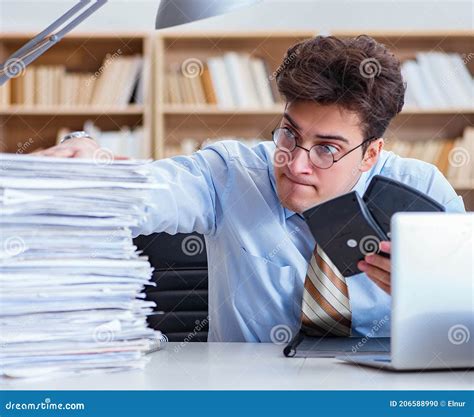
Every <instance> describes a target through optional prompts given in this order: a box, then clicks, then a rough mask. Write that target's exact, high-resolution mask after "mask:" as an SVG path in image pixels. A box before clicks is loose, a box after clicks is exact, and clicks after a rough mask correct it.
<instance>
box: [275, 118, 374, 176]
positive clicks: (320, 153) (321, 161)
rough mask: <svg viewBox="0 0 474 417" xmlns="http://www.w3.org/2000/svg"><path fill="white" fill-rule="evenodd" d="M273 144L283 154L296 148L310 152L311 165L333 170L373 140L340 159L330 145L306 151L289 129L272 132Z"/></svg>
mask: <svg viewBox="0 0 474 417" xmlns="http://www.w3.org/2000/svg"><path fill="white" fill-rule="evenodd" d="M272 138H273V142H274V143H275V146H276V147H277V148H278V149H279V150H280V151H283V152H287V153H291V152H293V151H294V150H295V149H296V148H300V149H303V150H305V151H306V152H308V154H309V160H310V161H311V163H312V164H313V165H314V166H315V167H317V168H321V169H328V168H331V167H332V166H333V165H334V164H335V163H336V162H338V161H340V160H341V159H342V158H344V157H345V156H346V155H348V154H350V153H351V152H352V151H354V150H356V149H357V148H359V147H361V146H362V145H363V144H364V143H366V142H368V141H370V140H372V139H373V138H369V139H366V140H364V141H363V142H362V143H360V144H359V145H357V146H356V147H355V148H352V149H351V150H350V151H348V152H346V153H345V154H344V155H342V156H341V157H340V158H339V159H335V158H334V152H333V151H332V150H331V147H330V146H328V145H322V144H321V145H314V146H312V147H311V148H309V149H306V148H304V147H302V146H300V145H298V144H297V143H296V135H295V134H294V133H293V132H292V131H291V129H288V128H287V127H278V128H276V129H275V130H274V131H273V132H272Z"/></svg>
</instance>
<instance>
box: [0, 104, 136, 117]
mask: <svg viewBox="0 0 474 417" xmlns="http://www.w3.org/2000/svg"><path fill="white" fill-rule="evenodd" d="M144 111H145V108H144V106H139V105H131V106H128V107H126V108H112V107H111V108H106V107H87V106H77V107H65V106H51V107H45V106H41V107H25V106H20V105H18V106H9V107H7V108H2V109H0V115H4V116H49V115H51V116H53V115H54V116H90V115H114V116H115V115H117V116H121V115H138V116H140V115H143V113H144Z"/></svg>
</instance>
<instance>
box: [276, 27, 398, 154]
mask: <svg viewBox="0 0 474 417" xmlns="http://www.w3.org/2000/svg"><path fill="white" fill-rule="evenodd" d="M276 82H277V86H278V90H279V92H280V94H281V95H282V97H283V98H284V99H285V100H286V101H287V102H292V101H298V100H302V101H313V102H316V103H319V104H322V105H329V104H337V105H339V106H341V107H342V108H344V109H346V110H349V111H354V112H355V113H356V114H358V116H359V119H360V121H361V128H362V130H363V132H364V139H369V138H373V139H374V140H375V139H378V138H380V137H382V136H383V134H384V133H385V130H386V129H387V126H388V125H389V123H390V121H391V120H392V118H393V117H395V116H396V115H397V113H399V112H400V111H401V109H402V107H403V103H404V96H405V89H406V85H405V83H404V82H403V78H402V74H401V71H400V61H399V60H398V58H397V57H396V56H395V55H394V54H393V53H392V52H390V51H389V50H388V49H387V48H386V47H385V45H383V44H381V43H379V42H377V41H375V40H374V39H373V38H371V37H370V36H367V35H360V36H357V37H355V38H346V39H339V38H337V37H334V36H316V37H315V38H311V39H307V40H304V41H302V42H300V43H297V44H296V45H294V46H292V47H291V48H289V49H288V51H287V52H286V55H285V59H284V60H283V62H282V64H281V65H280V67H279V68H278V69H277V71H276ZM368 145H369V143H366V144H365V145H364V146H363V151H364V153H365V151H366V149H367V147H368Z"/></svg>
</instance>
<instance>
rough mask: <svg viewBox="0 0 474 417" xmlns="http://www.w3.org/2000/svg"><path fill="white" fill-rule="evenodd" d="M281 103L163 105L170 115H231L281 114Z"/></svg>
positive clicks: (165, 112) (165, 111) (164, 111)
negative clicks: (260, 105)
mask: <svg viewBox="0 0 474 417" xmlns="http://www.w3.org/2000/svg"><path fill="white" fill-rule="evenodd" d="M283 108H284V106H283V104H282V105H281V106H275V107H268V108H238V107H235V108H228V109H221V108H218V107H216V106H175V105H166V106H164V107H163V113H164V114H172V115H183V116H187V115H189V114H200V115H213V116H219V115H223V116H232V115H255V116H258V115H276V114H281V113H282V111H283Z"/></svg>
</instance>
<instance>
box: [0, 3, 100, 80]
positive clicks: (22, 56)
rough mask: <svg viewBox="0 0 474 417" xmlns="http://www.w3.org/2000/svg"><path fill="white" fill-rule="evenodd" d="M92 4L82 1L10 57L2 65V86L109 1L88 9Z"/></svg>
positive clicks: (0, 69) (0, 74)
mask: <svg viewBox="0 0 474 417" xmlns="http://www.w3.org/2000/svg"><path fill="white" fill-rule="evenodd" d="M90 2H91V0H80V1H79V3H77V4H76V5H75V6H73V7H72V8H71V9H69V10H68V11H67V12H66V13H64V14H63V15H62V16H61V17H59V18H58V19H57V20H55V21H54V22H53V23H52V24H51V25H49V26H48V27H47V28H46V29H44V30H43V31H42V32H40V33H39V34H38V35H36V36H35V37H34V38H33V39H31V40H30V41H28V42H27V43H26V44H25V45H23V46H22V47H21V48H20V49H18V50H17V51H15V52H14V53H13V54H12V55H10V56H9V57H8V58H7V60H6V61H5V62H4V63H3V64H1V65H0V86H1V85H3V84H5V83H6V82H7V81H8V80H9V79H11V78H14V77H17V76H18V75H19V74H21V73H22V72H23V71H25V69H26V67H27V66H28V65H29V64H31V63H32V62H33V61H35V60H36V59H37V58H38V57H40V56H41V55H43V54H44V53H45V52H46V51H47V50H48V49H49V48H51V47H52V46H53V45H55V44H56V43H58V42H59V41H60V40H61V39H62V38H63V37H64V36H65V35H66V34H68V33H69V32H70V31H71V30H73V29H74V28H75V27H76V26H78V25H79V24H80V23H82V22H83V21H84V20H85V19H87V18H88V17H89V16H90V15H91V14H93V13H95V12H96V11H97V10H98V9H99V8H100V7H102V6H103V5H104V4H105V3H107V0H95V1H94V4H92V5H91V6H90V7H88V6H89V3H90ZM85 7H88V8H87V9H86V10H84V11H83V12H82V13H81V14H80V15H79V16H77V17H75V18H74V19H73V20H72V21H70V22H69V20H70V19H71V18H73V17H74V16H75V15H76V14H77V13H79V12H80V11H81V10H83V9H84V8H85ZM68 22H69V23H68ZM66 23H67V24H66ZM65 24H66V26H64V27H63V28H62V29H60V30H58V31H57V32H56V33H52V32H53V31H55V30H56V29H59V28H60V27H61V26H63V25H65Z"/></svg>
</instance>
